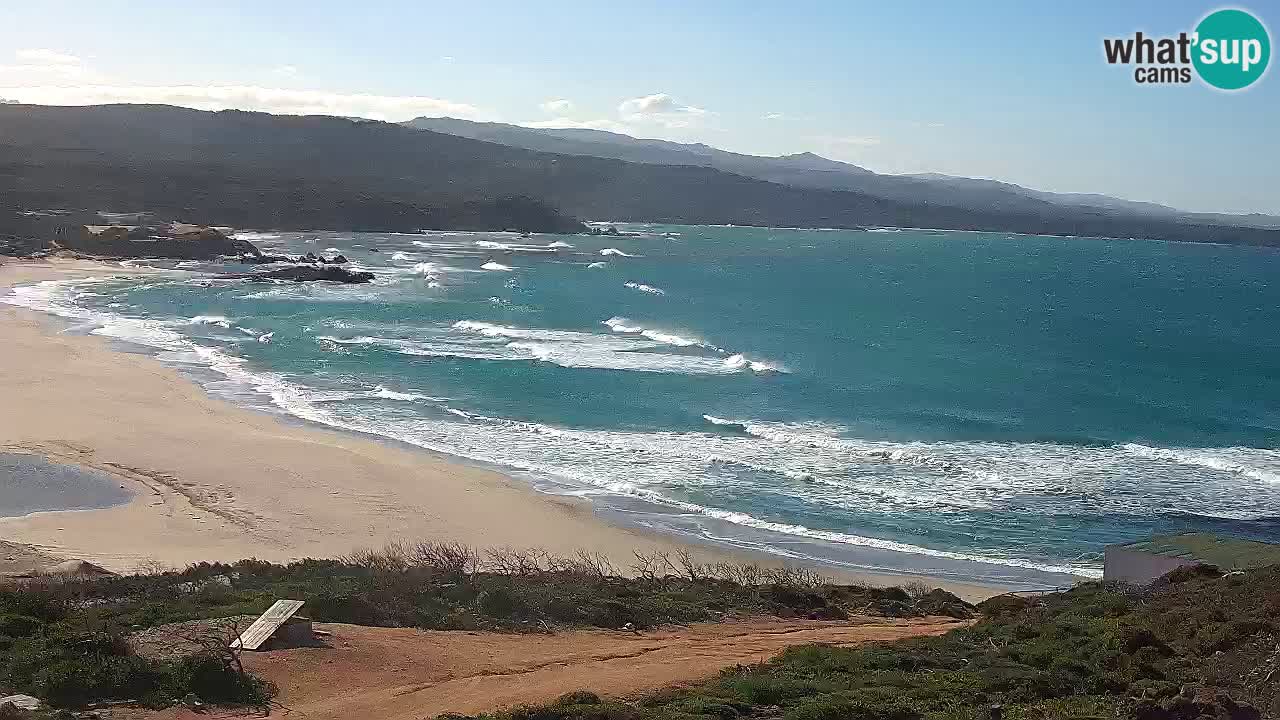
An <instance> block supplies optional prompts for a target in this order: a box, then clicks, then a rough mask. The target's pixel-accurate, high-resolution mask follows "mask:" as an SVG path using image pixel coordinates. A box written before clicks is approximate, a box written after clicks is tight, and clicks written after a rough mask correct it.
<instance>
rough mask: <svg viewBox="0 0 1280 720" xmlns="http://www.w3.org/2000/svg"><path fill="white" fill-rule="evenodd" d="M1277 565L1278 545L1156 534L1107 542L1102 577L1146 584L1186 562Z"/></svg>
mask: <svg viewBox="0 0 1280 720" xmlns="http://www.w3.org/2000/svg"><path fill="white" fill-rule="evenodd" d="M1277 564H1280V545H1276V544H1272V543H1264V542H1254V541H1252V540H1238V539H1236V538H1224V537H1218V536H1217V535H1212V534H1210V533H1183V534H1181V535H1156V536H1154V537H1151V538H1148V539H1146V540H1139V541H1138V542H1132V543H1126V544H1123V545H1108V546H1107V548H1106V556H1105V560H1104V564H1103V571H1102V578H1103V579H1104V580H1107V581H1110V582H1126V583H1133V584H1135V585H1145V584H1147V583H1149V582H1151V581H1152V580H1155V579H1156V578H1158V577H1160V576H1161V575H1164V574H1165V573H1167V572H1169V571H1171V570H1174V569H1176V568H1180V567H1183V566H1187V565H1215V566H1217V567H1218V568H1219V569H1221V570H1225V571H1231V570H1249V569H1252V568H1260V567H1265V566H1267V565H1277Z"/></svg>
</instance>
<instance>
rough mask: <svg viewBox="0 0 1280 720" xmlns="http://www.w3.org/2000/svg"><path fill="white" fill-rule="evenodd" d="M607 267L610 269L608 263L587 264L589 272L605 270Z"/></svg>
mask: <svg viewBox="0 0 1280 720" xmlns="http://www.w3.org/2000/svg"><path fill="white" fill-rule="evenodd" d="M605 267H609V263H607V262H593V263H587V269H588V270H599V269H600V268H605Z"/></svg>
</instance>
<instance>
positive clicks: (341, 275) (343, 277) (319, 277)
mask: <svg viewBox="0 0 1280 720" xmlns="http://www.w3.org/2000/svg"><path fill="white" fill-rule="evenodd" d="M232 277H239V278H245V279H246V280H292V281H294V282H317V281H327V282H338V283H347V284H358V283H367V282H370V281H372V280H373V273H371V272H359V271H352V270H347V269H346V268H342V267H338V266H336V265H320V266H315V265H299V266H297V267H291V268H281V269H279V270H271V271H268V272H261V273H252V274H249V275H233V276H232Z"/></svg>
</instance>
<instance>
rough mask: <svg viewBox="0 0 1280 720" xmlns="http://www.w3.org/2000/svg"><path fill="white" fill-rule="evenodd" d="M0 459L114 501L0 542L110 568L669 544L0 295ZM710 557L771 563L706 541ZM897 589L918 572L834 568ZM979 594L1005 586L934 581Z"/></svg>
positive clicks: (57, 265) (15, 274)
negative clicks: (397, 545) (51, 467)
mask: <svg viewBox="0 0 1280 720" xmlns="http://www.w3.org/2000/svg"><path fill="white" fill-rule="evenodd" d="M125 272H143V271H140V270H133V269H127V268H120V267H118V266H116V265H106V264H103V263H95V262H91V261H72V260H55V261H42V262H28V261H8V262H7V263H5V264H3V265H0V294H3V293H6V292H8V288H10V287H13V286H15V285H25V284H32V283H36V282H40V281H42V280H51V279H66V278H73V277H88V276H103V275H110V274H120V273H125ZM0 338H3V347H2V349H0V405H2V406H3V411H0V452H27V453H33V454H38V455H41V456H44V457H46V458H49V459H50V460H53V461H55V462H65V463H73V464H77V465H81V466H87V467H92V468H97V469H99V470H102V471H105V472H107V473H110V474H111V475H113V476H115V477H116V478H118V479H119V481H120V483H121V485H122V486H123V487H125V488H126V489H129V490H132V491H133V492H134V493H135V495H134V497H133V499H132V500H131V501H130V502H128V503H127V504H124V505H119V506H116V507H112V508H106V509H98V510H80V511H66V512H44V513H34V514H31V515H27V516H23V517H16V518H3V519H0V538H2V539H4V540H7V541H10V542H15V543H22V544H24V545H27V546H30V547H31V548H33V549H34V550H36V551H39V552H43V553H47V554H50V555H55V556H61V557H73V558H82V559H85V560H89V561H91V562H93V563H96V564H99V565H102V566H104V567H107V568H110V569H113V570H117V571H126V572H127V571H132V570H135V569H137V568H139V567H141V566H145V565H154V564H156V563H159V564H162V565H167V566H171V567H177V566H183V565H186V564H189V563H193V562H199V561H214V560H221V561H233V560H237V559H241V558H250V557H252V558H259V559H263V560H270V561H276V562H284V561H290V560H295V559H301V558H307V557H316V558H324V557H337V556H341V555H344V554H346V553H350V552H352V551H353V550H356V549H360V548H369V547H379V546H382V545H384V544H385V543H387V542H389V541H394V540H408V541H419V540H439V541H457V542H462V543H467V544H470V545H475V546H479V547H494V546H511V547H517V548H528V547H537V548H544V549H546V550H548V551H550V552H553V553H561V554H563V553H569V552H572V551H573V550H576V549H579V548H586V549H590V550H595V551H599V552H601V553H603V554H604V555H606V556H607V557H609V558H610V559H612V560H613V561H614V562H615V563H616V564H617V565H618V566H619V567H622V568H626V567H628V566H629V565H630V564H631V562H632V561H633V560H634V557H633V554H632V552H633V550H635V551H641V552H648V551H653V550H666V551H671V550H674V549H677V548H679V547H687V546H682V545H681V544H680V543H679V542H678V541H677V540H676V539H674V538H668V537H667V536H663V535H658V534H649V533H645V532H641V531H639V530H632V529H628V528H624V527H618V526H614V525H610V524H607V523H605V522H604V521H602V520H600V519H599V518H597V517H596V516H595V515H594V513H593V511H592V509H591V507H590V505H589V504H588V503H586V502H582V501H577V500H573V499H570V498H556V497H553V496H548V495H544V494H539V493H536V492H534V491H533V490H532V489H530V488H529V487H527V486H526V485H524V484H523V483H521V482H520V481H518V480H515V479H512V478H508V477H506V476H504V475H502V474H500V473H497V472H494V471H491V470H487V469H483V468H478V467H472V466H469V465H467V464H464V463H462V462H461V461H458V460H454V459H451V458H446V457H442V456H438V455H434V454H431V453H427V452H424V451H417V450H414V449H410V448H405V447H401V446H398V445H394V444H391V443H385V442H380V441H378V440H376V439H373V438H368V437H363V436H360V435H356V434H351V433H343V432H336V431H330V430H326V429H323V428H315V427H310V426H304V425H301V424H295V423H287V422H283V421H282V420H280V419H279V418H276V417H273V416H271V415H269V414H267V413H261V412H256V411H252V410H247V409H244V408H240V407H237V406H235V405H232V404H230V403H227V402H224V401H221V400H218V399H215V398H213V397H211V396H209V395H207V394H205V392H204V391H203V390H202V389H201V388H200V387H199V386H198V385H196V384H195V383H194V382H192V381H191V380H188V379H186V378H184V377H182V376H181V375H180V374H179V373H178V372H177V371H175V370H174V369H172V368H170V367H167V366H165V365H164V364H162V363H161V362H159V361H158V360H155V359H153V358H150V357H147V356H145V355H142V354H135V353H126V352H119V351H116V350H114V349H112V347H111V346H110V345H109V343H108V341H107V340H106V339H104V338H101V337H96V336H84V335H73V334H67V333H63V332H60V331H59V327H58V325H57V324H56V321H55V320H54V319H53V318H50V317H48V316H45V315H43V314H41V313H37V312H33V311H29V310H25V309H21V308H17V307H14V306H11V305H3V304H0ZM694 554H695V555H696V556H699V557H701V558H703V559H705V560H719V559H726V558H730V559H737V560H742V559H748V560H751V561H756V562H761V563H762V564H777V563H778V562H779V561H778V560H776V559H774V558H772V557H771V556H768V555H763V554H761V555H760V556H755V555H750V556H747V555H744V554H740V553H731V552H729V551H720V550H717V549H714V548H707V547H702V546H695V547H694ZM829 574H832V575H834V576H836V577H839V578H840V579H842V580H845V581H859V582H867V583H869V584H877V585H884V584H899V583H902V582H905V581H908V580H916V581H919V580H920V578H918V577H914V576H910V577H908V576H895V575H878V574H860V573H859V574H854V573H847V572H831V573H829ZM929 584H936V585H940V586H943V587H946V588H947V589H950V590H951V591H952V592H955V593H956V594H958V595H960V596H962V597H965V598H966V599H970V600H975V599H980V598H983V597H987V596H990V595H992V594H996V593H998V592H1000V589H997V588H989V587H984V586H977V585H963V584H958V583H954V582H930V583H929Z"/></svg>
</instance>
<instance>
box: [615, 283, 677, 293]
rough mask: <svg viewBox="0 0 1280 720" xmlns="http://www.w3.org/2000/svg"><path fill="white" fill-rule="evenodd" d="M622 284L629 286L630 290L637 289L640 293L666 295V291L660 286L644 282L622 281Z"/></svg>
mask: <svg viewBox="0 0 1280 720" xmlns="http://www.w3.org/2000/svg"><path fill="white" fill-rule="evenodd" d="M623 285H625V286H626V287H629V288H631V289H632V290H639V291H640V292H642V293H649V294H650V295H666V294H667V291H666V290H663V289H662V288H656V287H654V286H652V285H645V284H644V283H638V282H625V283H623Z"/></svg>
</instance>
